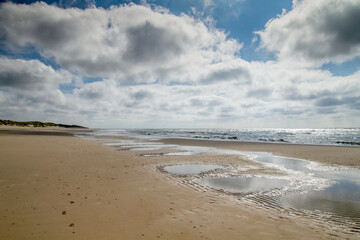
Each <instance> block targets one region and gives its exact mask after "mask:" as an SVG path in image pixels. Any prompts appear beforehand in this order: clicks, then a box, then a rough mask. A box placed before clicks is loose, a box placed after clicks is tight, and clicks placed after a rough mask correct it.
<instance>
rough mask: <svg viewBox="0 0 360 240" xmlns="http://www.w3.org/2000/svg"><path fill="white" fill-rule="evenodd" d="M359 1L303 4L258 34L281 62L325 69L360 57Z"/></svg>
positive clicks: (326, 0) (308, 1)
mask: <svg viewBox="0 0 360 240" xmlns="http://www.w3.org/2000/svg"><path fill="white" fill-rule="evenodd" d="M359 29H360V3H359V1H358V0H317V1H311V0H302V1H295V2H294V8H293V10H292V11H290V12H288V13H284V14H282V15H280V16H278V17H276V18H273V19H271V20H270V21H269V22H268V23H267V24H266V26H265V29H264V30H263V31H260V32H258V34H259V35H260V37H261V41H262V45H263V47H265V48H268V49H269V50H271V51H275V52H277V53H278V56H279V58H280V59H281V60H284V61H290V60H291V61H293V62H298V63H302V64H306V63H307V64H308V65H310V66H311V65H312V64H317V65H322V64H324V63H327V62H344V61H346V60H350V59H352V58H355V57H357V56H359V55H360V32H359Z"/></svg>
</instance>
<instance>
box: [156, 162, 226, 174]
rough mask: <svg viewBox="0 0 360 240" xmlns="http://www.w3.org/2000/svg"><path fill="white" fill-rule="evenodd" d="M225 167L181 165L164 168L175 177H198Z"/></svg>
mask: <svg viewBox="0 0 360 240" xmlns="http://www.w3.org/2000/svg"><path fill="white" fill-rule="evenodd" d="M223 168H225V166H223V165H218V164H179V165H171V166H166V167H164V168H163V169H164V171H166V172H168V173H171V174H175V175H196V174H199V173H203V172H208V171H212V170H215V169H223Z"/></svg>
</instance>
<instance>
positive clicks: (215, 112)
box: [0, 0, 360, 128]
mask: <svg viewBox="0 0 360 240" xmlns="http://www.w3.org/2000/svg"><path fill="white" fill-rule="evenodd" d="M358 16H360V2H359V1H358V0H343V1H340V0H328V1H326V0H319V1H315V2H314V1H310V0H293V1H291V0H274V1H267V0H224V1H215V0H195V1H190V0H178V1H170V0H162V1H156V0H154V1H150V0H149V1H114V0H105V1H94V0H86V1H77V0H69V1H66V0H63V1H45V2H41V3H39V2H36V1H6V2H3V3H2V4H1V5H0V55H1V56H0V105H1V107H0V118H6V119H15V120H33V119H37V120H43V121H55V122H64V123H74V124H75V123H76V124H83V125H87V126H90V127H221V128H243V127H293V128H303V127H316V128H321V127H359V126H360V121H359V120H358V119H360V113H359V111H360V88H359V86H360V84H359V83H360V81H359V75H360V73H359V70H360V69H359V66H360V37H359V34H358V32H359V27H360V25H359V22H360V19H359V17H358Z"/></svg>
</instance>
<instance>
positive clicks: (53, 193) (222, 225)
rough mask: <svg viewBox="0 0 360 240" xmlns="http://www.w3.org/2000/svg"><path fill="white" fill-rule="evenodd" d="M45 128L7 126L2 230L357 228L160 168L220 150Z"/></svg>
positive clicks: (204, 234) (247, 233) (31, 235)
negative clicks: (132, 144) (142, 146)
mask: <svg viewBox="0 0 360 240" xmlns="http://www.w3.org/2000/svg"><path fill="white" fill-rule="evenodd" d="M30 131H31V130H30ZM15 132H16V133H15ZM39 132H42V131H33V134H26V133H25V134H24V132H21V131H20V132H19V131H14V132H12V133H9V132H7V131H6V132H1V131H0V146H1V148H0V159H2V160H1V161H0V188H1V191H0V192H1V195H0V206H2V207H1V208H0V214H1V216H2V218H1V219H0V238H3V239H90V240H91V239H94V240H95V239H179V240H180V239H344V238H349V239H357V237H358V234H344V233H341V232H339V231H337V229H336V228H332V227H331V226H329V225H328V224H327V223H326V222H324V223H322V224H318V223H314V222H312V221H311V219H307V218H302V217H301V216H291V215H289V214H287V213H284V212H280V211H277V210H274V209H264V208H259V207H257V206H254V205H251V204H250V205H249V204H244V203H242V202H241V201H239V200H238V199H236V198H233V197H228V196H224V195H223V194H220V193H218V192H215V191H202V190H199V189H194V188H193V187H189V186H188V185H186V184H183V183H182V180H181V179H179V178H177V179H175V178H174V177H173V176H171V175H169V174H165V173H162V172H160V171H158V170H157V168H156V167H157V166H164V165H166V164H175V163H193V162H200V163H207V162H219V163H221V162H222V161H223V159H221V158H220V159H219V158H218V156H217V155H207V154H200V155H194V156H181V157H179V156H166V157H161V156H160V157H151V158H145V157H141V156H140V155H141V154H140V153H141V152H134V151H116V150H115V149H113V148H111V147H109V146H104V145H101V144H100V143H98V142H93V141H88V140H85V139H81V138H78V137H73V136H72V134H71V133H72V132H69V131H68V130H67V129H65V130H63V131H53V132H52V133H53V134H41V133H40V134H39ZM50 133H51V131H50ZM66 134H67V135H66ZM192 144H194V143H192ZM226 161H231V162H236V163H238V164H241V163H242V162H243V163H245V161H246V160H244V159H241V157H239V156H230V158H229V159H227V160H226ZM210 209H211V211H209V210H210Z"/></svg>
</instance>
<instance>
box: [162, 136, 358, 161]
mask: <svg viewBox="0 0 360 240" xmlns="http://www.w3.org/2000/svg"><path fill="white" fill-rule="evenodd" d="M160 142H163V143H165V144H178V145H185V146H203V147H215V148H221V149H231V150H237V151H249V152H271V153H273V154H274V155H277V156H284V157H292V158H300V159H305V160H311V161H317V162H322V163H327V164H338V165H344V166H353V167H355V166H356V167H359V166H360V147H357V146H356V147H352V146H321V145H299V144H279V143H252V142H236V141H208V140H192V139H164V140H161V141H160Z"/></svg>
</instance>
